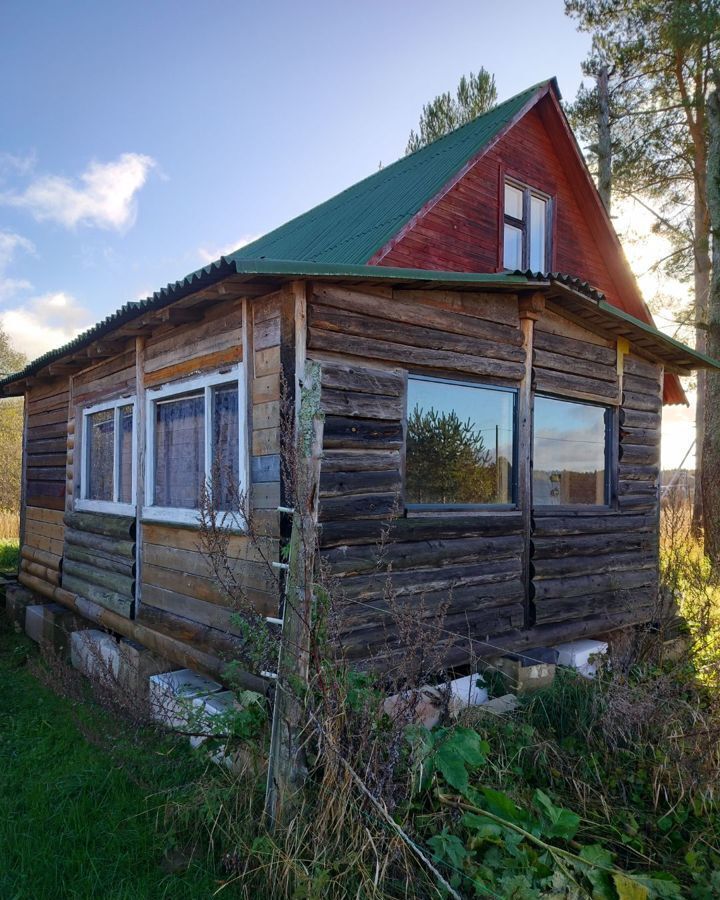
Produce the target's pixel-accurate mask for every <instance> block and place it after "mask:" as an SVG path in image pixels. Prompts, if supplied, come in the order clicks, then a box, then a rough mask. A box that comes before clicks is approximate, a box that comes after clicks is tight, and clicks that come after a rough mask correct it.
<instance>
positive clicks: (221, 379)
mask: <svg viewBox="0 0 720 900" xmlns="http://www.w3.org/2000/svg"><path fill="white" fill-rule="evenodd" d="M240 395H241V387H240V370H235V372H234V373H231V374H229V375H227V374H226V375H219V374H218V375H213V376H207V377H205V378H201V379H196V380H194V381H193V382H190V383H188V382H186V383H185V384H183V385H179V386H177V385H168V386H166V387H164V388H161V389H160V390H159V391H157V392H153V393H149V394H148V433H147V446H148V454H147V455H148V459H147V468H148V472H147V481H146V506H145V509H144V514H145V515H146V516H150V517H151V518H169V519H180V520H187V521H195V520H197V513H198V510H200V508H201V506H202V504H203V498H204V497H209V498H210V497H211V498H212V503H213V505H214V506H215V508H217V509H219V510H223V511H226V510H229V509H231V508H233V507H234V506H235V505H236V501H238V500H239V499H240V497H241V495H242V492H243V490H244V479H243V477H242V465H243V460H244V457H245V449H244V442H243V428H242V427H241V421H240V404H239V397H240ZM206 488H207V493H206Z"/></svg>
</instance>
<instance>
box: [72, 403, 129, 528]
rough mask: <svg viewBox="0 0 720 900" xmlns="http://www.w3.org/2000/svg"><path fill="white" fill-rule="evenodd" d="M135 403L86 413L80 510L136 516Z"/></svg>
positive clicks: (100, 406)
mask: <svg viewBox="0 0 720 900" xmlns="http://www.w3.org/2000/svg"><path fill="white" fill-rule="evenodd" d="M134 420H135V400H134V399H128V398H122V399H119V400H110V401H108V402H106V403H100V404H98V405H97V406H92V407H88V408H87V409H85V410H83V415H82V438H81V441H82V471H81V475H80V497H79V499H78V503H77V505H78V509H86V510H91V511H92V510H94V511H96V512H115V513H118V512H120V513H122V512H125V513H128V514H134V513H135V428H134Z"/></svg>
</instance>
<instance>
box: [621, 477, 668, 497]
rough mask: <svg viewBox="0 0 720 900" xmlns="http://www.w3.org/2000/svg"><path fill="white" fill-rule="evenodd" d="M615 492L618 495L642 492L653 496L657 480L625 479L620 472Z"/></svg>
mask: <svg viewBox="0 0 720 900" xmlns="http://www.w3.org/2000/svg"><path fill="white" fill-rule="evenodd" d="M617 492H618V495H619V496H622V495H623V494H636V495H639V494H643V495H645V496H651V497H655V496H656V495H657V492H658V485H657V481H654V480H653V481H637V480H627V481H626V480H625V479H624V478H623V474H622V472H621V473H620V480H619V481H618V486H617Z"/></svg>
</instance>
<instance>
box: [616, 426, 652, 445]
mask: <svg viewBox="0 0 720 900" xmlns="http://www.w3.org/2000/svg"><path fill="white" fill-rule="evenodd" d="M620 441H621V442H622V443H625V442H627V443H628V444H643V445H650V446H656V445H659V443H660V432H659V431H658V430H657V429H655V428H628V427H627V426H626V425H623V426H622V427H621V428H620Z"/></svg>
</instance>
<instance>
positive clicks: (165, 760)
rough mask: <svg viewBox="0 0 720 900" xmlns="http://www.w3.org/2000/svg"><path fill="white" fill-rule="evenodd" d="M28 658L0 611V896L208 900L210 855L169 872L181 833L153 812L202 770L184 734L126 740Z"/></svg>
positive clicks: (13, 899) (30, 648)
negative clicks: (44, 680)
mask: <svg viewBox="0 0 720 900" xmlns="http://www.w3.org/2000/svg"><path fill="white" fill-rule="evenodd" d="M34 657H35V659H36V658H37V657H36V650H35V648H34V645H32V644H31V643H30V642H29V641H27V639H26V638H25V637H24V636H22V635H17V634H15V633H14V632H13V631H12V630H11V629H10V627H9V625H8V623H7V620H6V619H5V617H4V615H3V614H2V613H0V682H1V683H2V686H3V697H2V704H0V759H1V760H2V766H0V897H2V898H4V900H24V898H28V900H30V898H32V900H45V898H48V900H63V898H73V900H81V898H96V897H97V898H100V897H101V898H103V900H105V898H113V900H115V898H117V900H120V898H122V900H135V898H138V900H147V898H153V900H154V898H165V897H172V898H173V900H182V898H193V900H197V898H204V897H211V896H212V895H213V893H214V891H215V890H216V888H217V886H218V883H217V882H216V881H215V879H214V875H213V872H212V867H211V865H210V864H209V862H208V859H207V857H206V856H204V855H203V858H202V859H197V860H196V861H195V862H194V863H193V862H191V863H190V865H189V866H187V867H186V868H185V866H184V868H185V870H184V871H180V872H173V871H172V865H171V863H170V862H169V860H171V859H173V858H177V856H178V855H180V856H181V857H182V854H178V847H180V848H182V847H183V846H184V843H183V837H182V836H181V835H178V834H173V833H171V832H170V830H169V826H168V825H167V824H166V823H165V822H163V821H162V818H161V817H160V816H158V815H156V814H157V812H158V811H159V810H162V808H163V807H164V803H165V801H166V800H167V799H168V798H169V797H172V796H176V797H177V796H180V795H182V792H183V791H184V790H186V788H187V786H188V785H191V784H192V783H193V781H194V780H195V779H196V778H197V777H198V775H199V774H201V771H202V770H200V771H198V769H199V766H200V763H199V761H198V759H197V758H196V757H194V756H193V755H192V753H191V751H190V749H189V747H187V745H186V743H185V742H184V741H179V740H174V739H171V738H165V737H163V736H158V735H156V734H154V733H149V734H135V733H133V734H132V735H128V734H127V733H124V729H123V726H122V724H121V723H119V722H117V721H114V720H113V719H112V718H111V717H110V716H109V714H107V713H105V712H103V711H102V710H100V709H99V708H98V707H95V706H93V705H91V704H78V703H75V702H71V701H70V700H67V699H65V698H63V697H61V696H58V695H56V694H55V693H53V692H52V691H51V690H49V689H48V688H47V687H45V686H43V685H42V684H41V683H40V682H39V681H38V680H37V679H36V678H35V677H34V675H33V674H32V668H33V659H34ZM88 738H90V739H88ZM185 837H187V836H185ZM223 896H227V894H225V893H224V894H223Z"/></svg>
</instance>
